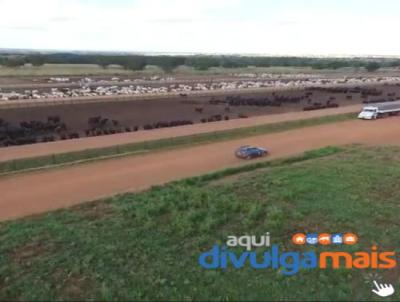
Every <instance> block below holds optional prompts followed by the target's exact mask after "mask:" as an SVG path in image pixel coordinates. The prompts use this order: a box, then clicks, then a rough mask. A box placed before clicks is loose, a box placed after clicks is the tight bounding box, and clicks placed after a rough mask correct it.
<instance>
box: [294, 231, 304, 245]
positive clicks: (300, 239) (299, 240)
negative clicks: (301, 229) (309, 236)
mask: <svg viewBox="0 0 400 302" xmlns="http://www.w3.org/2000/svg"><path fill="white" fill-rule="evenodd" d="M292 242H293V243H294V244H298V245H301V244H305V243H306V235H304V234H302V233H297V234H294V235H293V237H292Z"/></svg>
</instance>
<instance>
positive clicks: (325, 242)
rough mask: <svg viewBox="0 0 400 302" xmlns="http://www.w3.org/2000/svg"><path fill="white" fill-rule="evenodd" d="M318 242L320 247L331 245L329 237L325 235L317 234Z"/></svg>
mask: <svg viewBox="0 0 400 302" xmlns="http://www.w3.org/2000/svg"><path fill="white" fill-rule="evenodd" d="M318 242H319V244H322V245H329V244H331V235H330V234H327V233H322V234H319V236H318Z"/></svg>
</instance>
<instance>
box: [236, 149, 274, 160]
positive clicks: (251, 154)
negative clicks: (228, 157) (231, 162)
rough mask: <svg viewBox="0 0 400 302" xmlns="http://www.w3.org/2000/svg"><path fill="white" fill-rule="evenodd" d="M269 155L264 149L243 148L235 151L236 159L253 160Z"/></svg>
mask: <svg viewBox="0 0 400 302" xmlns="http://www.w3.org/2000/svg"><path fill="white" fill-rule="evenodd" d="M267 154H268V151H267V150H266V149H264V148H260V147H254V146H242V147H240V148H238V149H237V150H236V151H235V155H236V157H239V158H242V159H252V158H256V157H263V156H266V155H267Z"/></svg>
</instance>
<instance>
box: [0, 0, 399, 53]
mask: <svg viewBox="0 0 400 302" xmlns="http://www.w3.org/2000/svg"><path fill="white" fill-rule="evenodd" d="M0 12H1V17H0V48H22V49H25V48H26V49H54V50H95V51H99V50H101V51H136V52H163V53H177V52H184V53H238V54H240V53H242V54H266V55H321V56H329V55H377V56H400V39H399V38H398V35H397V29H398V28H399V24H400V21H399V18H398V15H399V14H400V1H398V0H380V1H377V0H375V1H371V0H109V1H106V0H34V1H33V0H0Z"/></svg>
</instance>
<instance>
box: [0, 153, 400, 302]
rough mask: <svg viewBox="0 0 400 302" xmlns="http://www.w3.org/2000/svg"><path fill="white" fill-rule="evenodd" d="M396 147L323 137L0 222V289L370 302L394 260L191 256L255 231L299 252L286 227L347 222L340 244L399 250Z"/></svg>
mask: <svg viewBox="0 0 400 302" xmlns="http://www.w3.org/2000/svg"><path fill="white" fill-rule="evenodd" d="M399 154H400V149H399V148H383V147H380V148H361V147H358V146H356V147H347V148H344V149H339V148H335V147H329V148H325V149H321V150H317V151H311V152H308V153H306V154H305V155H302V156H298V157H296V158H292V159H289V160H285V161H279V162H261V163H257V164H253V165H250V166H244V167H240V168H236V169H229V170H225V171H220V172H217V173H214V174H210V175H206V176H203V177H197V178H192V179H187V180H183V181H179V182H175V183H171V184H168V185H165V186H162V187H155V188H153V189H152V190H149V191H147V192H143V193H140V194H125V195H120V196H116V197H114V198H110V199H107V200H104V201H100V202H94V203H91V204H87V205H84V206H80V207H76V208H73V209H69V210H62V211H57V212H53V213H49V214H47V215H42V216H40V217H35V218H27V219H23V220H17V221H14V222H8V223H3V224H0V241H1V243H2V244H1V246H0V299H1V300H30V301H32V300H39V301H40V300H83V299H85V300H89V299H91V300H107V301H112V300H152V301H156V300H187V301H192V300H202V301H216V300H219V301H220V300H225V301H230V300H240V301H265V300H274V301H276V300H286V301H288V300H296V301H305V300H307V301H308V300H315V301H348V300H352V301H367V300H371V301H374V300H376V296H374V294H373V293H372V292H371V288H372V281H373V279H375V278H377V279H378V280H380V282H385V283H392V284H398V281H399V275H400V274H399V270H378V271H371V270H346V269H338V270H332V269H327V270H325V271H324V270H318V269H315V270H308V271H307V270H301V271H300V272H299V273H298V274H297V275H294V276H290V277H288V276H283V275H282V274H281V272H280V271H279V270H272V269H260V270H256V269H250V268H248V266H246V267H245V268H242V269H240V270H235V269H233V268H228V269H226V270H205V269H203V268H201V267H200V266H199V265H198V257H199V255H200V253H201V252H204V251H207V250H209V249H210V248H211V247H212V246H213V245H214V244H216V243H223V242H225V241H226V238H227V236H229V235H239V236H240V235H243V234H254V235H258V236H259V235H262V234H265V232H267V231H269V232H270V233H271V240H272V243H273V244H280V248H281V249H282V250H285V251H290V250H299V248H296V247H294V246H293V244H292V243H291V242H290V237H291V235H292V234H294V233H296V232H316V233H320V232H348V231H351V232H354V233H356V234H358V235H359V237H360V242H359V243H358V244H357V245H355V246H352V247H347V248H341V249H340V250H347V251H350V252H353V251H357V250H366V251H368V250H369V249H370V247H371V245H372V244H378V246H379V247H380V248H381V249H386V250H391V249H397V252H400V250H399V249H398V247H399V246H400V239H399V238H400V237H399V236H398V234H399V232H400V225H399V223H398V217H399V215H400V207H399V200H400V191H399V190H398V189H397V188H398V179H399V178H400V166H399V165H398V164H393V163H396V162H398V161H399V160H400V157H399ZM257 168H258V170H257ZM244 172H245V173H244ZM227 176H229V177H227ZM310 249H311V250H316V251H320V250H326V249H327V248H321V247H315V248H310V247H308V248H307V250H310ZM300 250H305V249H304V248H302V249H300ZM260 252H261V250H260ZM399 299H400V295H399V293H398V292H397V293H395V295H394V296H392V297H390V298H386V300H387V301H396V300H397V301H398V300H399Z"/></svg>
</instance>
